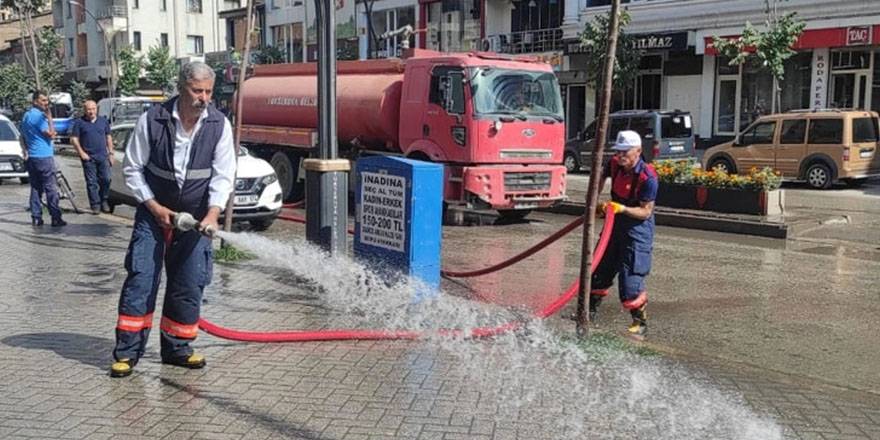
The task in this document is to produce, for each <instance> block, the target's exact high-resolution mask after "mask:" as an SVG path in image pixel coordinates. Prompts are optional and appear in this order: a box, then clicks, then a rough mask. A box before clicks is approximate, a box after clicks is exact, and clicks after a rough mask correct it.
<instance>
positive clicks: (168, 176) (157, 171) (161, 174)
mask: <svg viewBox="0 0 880 440" xmlns="http://www.w3.org/2000/svg"><path fill="white" fill-rule="evenodd" d="M147 169H148V170H150V172H151V173H153V175H154V176H156V177H158V178H160V179H165V180H171V181H173V182H177V178H176V177H174V173H173V172H171V171H168V170H163V169H162V168H159V166H158V165H156V164H154V163H153V162H148V163H147Z"/></svg>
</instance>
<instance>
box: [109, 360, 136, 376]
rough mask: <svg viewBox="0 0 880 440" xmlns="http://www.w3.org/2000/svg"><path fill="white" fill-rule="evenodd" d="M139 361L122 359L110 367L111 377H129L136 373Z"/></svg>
mask: <svg viewBox="0 0 880 440" xmlns="http://www.w3.org/2000/svg"><path fill="white" fill-rule="evenodd" d="M135 365H137V359H127V358H126V359H120V360H118V361H116V362H114V363H113V365H110V377H128V376H131V373H132V372H134V366H135Z"/></svg>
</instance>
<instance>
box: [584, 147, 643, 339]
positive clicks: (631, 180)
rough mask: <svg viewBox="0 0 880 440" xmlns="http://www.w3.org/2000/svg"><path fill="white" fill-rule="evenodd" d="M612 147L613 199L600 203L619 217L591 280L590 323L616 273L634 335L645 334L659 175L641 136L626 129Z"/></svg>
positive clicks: (607, 170) (602, 210) (608, 170)
mask: <svg viewBox="0 0 880 440" xmlns="http://www.w3.org/2000/svg"><path fill="white" fill-rule="evenodd" d="M611 149H612V150H613V151H614V157H613V158H611V162H609V163H608V164H606V165H605V167H604V169H603V171H602V182H603V183H604V182H605V179H606V178H608V177H610V178H611V201H610V202H606V203H604V204H602V205H601V206H600V207H599V208H600V212H599V214H601V215H604V213H605V212H607V211H608V210H613V211H614V213H615V214H616V215H615V217H614V229H612V231H611V239H610V241H609V242H608V248H607V250H606V251H605V256H604V257H603V258H602V261H600V262H599V267H597V268H596V271H595V272H594V273H593V278H592V281H591V283H590V284H591V290H590V321H595V320H596V317H597V314H598V311H599V304H600V303H601V302H602V298H604V297H605V296H606V295H608V293H609V291H610V290H611V284H612V283H613V282H614V277H615V276H616V277H617V281H618V286H617V288H618V290H619V293H620V302H621V303H622V304H623V307H624V308H625V309H627V310H629V312H630V315H631V316H632V319H633V322H632V325H630V327H629V333H630V334H631V335H632V336H634V337H636V338H643V337H644V336H645V334H646V333H647V332H648V317H647V314H646V311H645V309H646V306H647V302H648V297H647V293H646V290H645V277H646V276H648V273H649V272H650V271H651V251H652V249H653V246H654V200H655V199H656V198H657V187H658V183H657V173H655V172H654V168H653V167H651V165H649V164H647V163H645V161H643V160H642V158H641V154H642V138H641V136H639V134H638V133H636V132H634V131H631V130H624V131H621V132H620V133H619V134H618V135H617V141H616V142H615V143H614V146H613V147H611ZM600 189H601V188H600Z"/></svg>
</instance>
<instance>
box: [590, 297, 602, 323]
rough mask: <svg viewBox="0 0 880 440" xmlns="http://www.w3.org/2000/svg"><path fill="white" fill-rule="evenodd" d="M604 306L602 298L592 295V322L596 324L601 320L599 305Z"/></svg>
mask: <svg viewBox="0 0 880 440" xmlns="http://www.w3.org/2000/svg"><path fill="white" fill-rule="evenodd" d="M600 304H602V297H601V296H599V295H590V322H593V323H595V322H596V320H597V318H599V305H600Z"/></svg>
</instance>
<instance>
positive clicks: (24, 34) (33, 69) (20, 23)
mask: <svg viewBox="0 0 880 440" xmlns="http://www.w3.org/2000/svg"><path fill="white" fill-rule="evenodd" d="M19 14H20V15H21V18H19V20H18V27H19V29H20V33H21V46H22V48H21V49H22V50H21V52H22V53H23V54H24V59H25V61H26V62H27V65H28V67H30V68H31V72H33V73H34V80H35V85H36V87H37V90H39V89H40V75H38V74H37V72H38V69H37V68H36V66H35V65H34V60H33V59H32V58H31V54H30V52H28V48H27V41H28V34H27V32H25V21H24V11H23V10H19ZM25 74H27V72H25Z"/></svg>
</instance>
